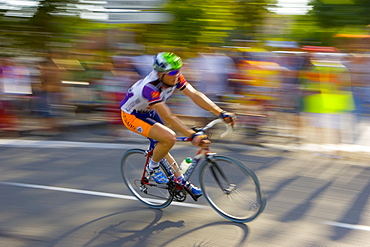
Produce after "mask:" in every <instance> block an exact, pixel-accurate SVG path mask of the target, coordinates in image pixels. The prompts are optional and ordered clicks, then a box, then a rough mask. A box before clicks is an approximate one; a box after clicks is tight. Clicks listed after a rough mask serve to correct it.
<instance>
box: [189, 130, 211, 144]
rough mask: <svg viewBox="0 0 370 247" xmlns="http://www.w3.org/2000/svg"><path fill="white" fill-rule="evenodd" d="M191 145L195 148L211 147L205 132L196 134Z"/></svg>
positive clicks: (192, 137)
mask: <svg viewBox="0 0 370 247" xmlns="http://www.w3.org/2000/svg"><path fill="white" fill-rule="evenodd" d="M191 143H192V144H193V145H194V146H199V147H206V146H209V144H210V141H209V140H208V136H207V135H206V134H204V133H203V132H196V133H194V134H193V135H192V136H191Z"/></svg>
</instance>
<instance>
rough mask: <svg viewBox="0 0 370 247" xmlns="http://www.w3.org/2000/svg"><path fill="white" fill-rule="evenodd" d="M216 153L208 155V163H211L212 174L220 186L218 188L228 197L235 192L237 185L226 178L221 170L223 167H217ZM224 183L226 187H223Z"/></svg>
mask: <svg viewBox="0 0 370 247" xmlns="http://www.w3.org/2000/svg"><path fill="white" fill-rule="evenodd" d="M214 155H215V153H208V154H207V157H206V159H207V161H208V163H210V164H211V165H210V169H211V173H212V175H213V177H214V179H215V181H216V183H217V185H218V187H220V189H221V190H222V191H223V192H224V193H225V194H227V195H230V194H231V193H232V192H233V191H235V189H236V187H237V186H236V184H233V183H231V182H230V180H229V179H228V178H227V177H226V175H225V173H224V172H223V170H222V169H221V167H220V166H219V165H217V163H216V161H215V159H214V157H213V156H214ZM222 181H224V184H226V186H224V185H223V183H222Z"/></svg>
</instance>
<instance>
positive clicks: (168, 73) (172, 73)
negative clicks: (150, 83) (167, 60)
mask: <svg viewBox="0 0 370 247" xmlns="http://www.w3.org/2000/svg"><path fill="white" fill-rule="evenodd" d="M179 72H180V70H179V69H177V70H171V71H169V72H167V73H166V75H177V74H178V73H179Z"/></svg>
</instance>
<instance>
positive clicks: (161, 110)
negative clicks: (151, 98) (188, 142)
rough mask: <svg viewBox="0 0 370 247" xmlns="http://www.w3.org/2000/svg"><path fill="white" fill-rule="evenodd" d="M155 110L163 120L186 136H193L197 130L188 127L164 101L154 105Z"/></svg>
mask: <svg viewBox="0 0 370 247" xmlns="http://www.w3.org/2000/svg"><path fill="white" fill-rule="evenodd" d="M152 107H153V108H154V110H156V111H157V113H158V114H159V115H160V116H161V118H162V119H163V121H165V122H166V123H169V124H170V125H171V126H172V127H173V128H174V129H175V130H177V131H179V132H181V134H183V135H184V136H187V137H191V136H192V135H193V134H194V133H195V132H194V131H193V130H192V129H190V128H188V127H187V126H186V125H185V124H184V123H183V122H182V121H181V120H180V119H179V118H178V117H176V116H175V114H173V113H172V112H171V110H170V108H169V107H168V106H167V105H166V103H164V102H158V103H155V104H153V105H152Z"/></svg>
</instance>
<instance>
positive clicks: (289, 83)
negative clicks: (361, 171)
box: [0, 46, 370, 144]
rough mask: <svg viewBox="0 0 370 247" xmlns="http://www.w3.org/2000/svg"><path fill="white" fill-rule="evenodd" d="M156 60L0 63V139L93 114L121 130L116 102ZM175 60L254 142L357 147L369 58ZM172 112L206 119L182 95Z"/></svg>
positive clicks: (55, 129) (218, 53)
mask: <svg viewBox="0 0 370 247" xmlns="http://www.w3.org/2000/svg"><path fill="white" fill-rule="evenodd" d="M158 51H161V50H160V49H158V50H157V51H155V52H154V51H152V53H150V52H147V53H121V54H117V55H114V56H98V55H88V54H61V53H56V54H48V55H45V56H40V57H3V58H0V89H1V90H0V92H1V94H0V131H1V132H0V133H6V132H7V131H17V130H19V126H20V124H21V123H22V121H23V120H24V119H28V120H29V119H32V121H33V122H34V123H35V124H37V125H38V126H39V127H42V128H43V129H44V130H45V131H46V132H48V133H51V134H58V133H60V132H61V131H62V130H61V127H60V126H61V125H60V121H61V119H66V118H71V119H73V118H75V117H78V114H79V113H83V114H91V113H94V112H97V111H99V112H101V113H103V114H104V115H105V117H106V118H107V119H108V121H109V122H110V123H111V124H112V125H113V126H114V124H121V121H120V114H119V102H120V101H121V99H122V98H123V97H124V94H125V92H126V91H127V89H128V88H129V87H130V86H131V85H132V84H133V83H135V82H136V81H137V80H138V79H140V78H142V77H144V76H145V75H147V74H148V73H149V72H150V71H151V70H152V59H153V56H154V54H155V53H156V52H158ZM174 52H175V53H177V54H178V55H180V56H182V57H183V60H184V66H183V69H182V73H183V74H184V75H185V77H186V78H187V80H188V81H189V82H190V83H192V84H193V86H194V87H195V88H197V89H198V90H200V91H201V92H203V93H205V94H206V95H207V96H208V97H210V98H211V99H212V100H214V101H216V102H218V103H219V104H221V105H222V107H224V108H227V109H229V110H230V111H233V112H235V113H236V114H237V115H238V119H239V128H242V129H243V133H244V134H245V135H246V136H247V137H248V139H249V140H254V141H256V142H257V143H258V142H259V138H260V137H261V136H263V135H266V134H267V133H270V134H271V133H272V132H274V133H275V134H279V135H282V136H283V135H285V136H289V137H291V139H292V140H295V141H297V142H299V141H302V140H304V139H310V142H315V143H330V144H338V143H355V142H356V139H357V138H358V137H359V136H360V135H361V128H360V126H363V123H366V118H367V116H368V114H369V113H370V104H369V103H370V97H369V96H370V70H369V69H368V68H369V65H370V53H368V51H361V52H357V53H341V52H339V51H338V50H337V49H335V48H332V47H313V46H312V47H309V46H306V47H288V48H286V47H285V48H282V47H274V48H271V47H270V49H266V48H265V47H243V46H240V47H218V48H214V47H209V48H206V49H202V50H198V51H196V53H194V51H193V53H192V55H189V54H186V53H185V52H183V51H181V50H178V51H174ZM169 104H171V107H172V109H173V111H174V112H175V113H176V114H178V115H179V116H182V117H184V118H189V117H191V118H194V119H199V121H202V120H203V119H205V118H207V117H211V116H210V115H209V114H208V113H206V112H205V111H203V110H202V109H200V108H198V107H193V105H192V104H193V103H191V101H189V100H188V99H186V97H185V96H183V95H182V94H177V93H176V94H174V95H173V97H172V98H171V100H170V102H169ZM76 114H77V115H76ZM113 129H114V127H113ZM272 130H274V131H272ZM113 132H114V131H113Z"/></svg>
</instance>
